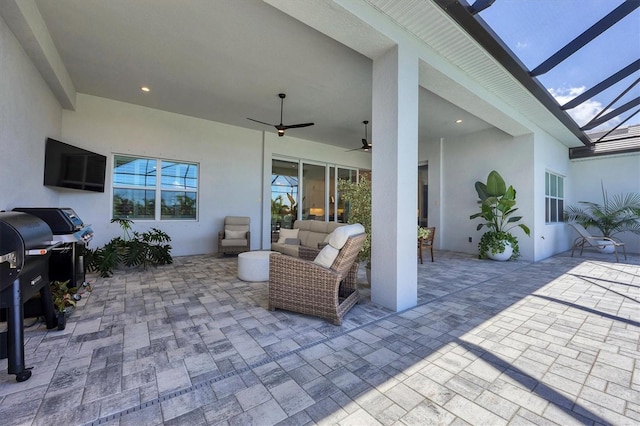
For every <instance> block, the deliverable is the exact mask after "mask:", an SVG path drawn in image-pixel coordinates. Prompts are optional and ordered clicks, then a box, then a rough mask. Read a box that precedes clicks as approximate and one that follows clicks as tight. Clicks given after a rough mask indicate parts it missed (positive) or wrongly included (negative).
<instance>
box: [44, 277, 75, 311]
mask: <svg viewBox="0 0 640 426" xmlns="http://www.w3.org/2000/svg"><path fill="white" fill-rule="evenodd" d="M50 287H51V297H52V299H53V305H54V306H55V307H56V310H57V311H58V312H64V310H65V309H66V308H67V307H70V306H76V301H75V300H74V298H73V295H72V294H71V292H70V290H69V281H68V280H67V281H53V282H52V283H51V285H50Z"/></svg>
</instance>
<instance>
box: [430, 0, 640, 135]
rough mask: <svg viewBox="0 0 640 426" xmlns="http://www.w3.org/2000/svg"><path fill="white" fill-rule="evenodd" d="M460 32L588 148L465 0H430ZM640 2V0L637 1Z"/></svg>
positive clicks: (572, 123) (570, 121)
mask: <svg viewBox="0 0 640 426" xmlns="http://www.w3.org/2000/svg"><path fill="white" fill-rule="evenodd" d="M433 1H434V2H435V3H436V4H437V5H438V6H439V7H440V8H441V9H443V10H444V11H445V12H446V13H447V14H448V15H449V16H450V17H451V18H452V19H453V20H454V21H455V22H456V23H457V24H458V25H460V27H461V28H462V29H464V30H465V31H466V32H467V33H468V34H469V35H470V36H471V37H472V38H473V39H474V40H476V41H477V42H478V43H479V44H480V45H481V46H482V47H483V48H484V49H485V50H486V51H487V52H488V53H489V54H490V55H491V56H493V57H494V58H495V59H496V60H497V61H498V62H499V63H500V64H501V65H502V66H503V67H505V69H506V70H507V71H508V72H509V73H511V75H513V76H514V77H515V79H516V80H518V82H519V83H520V84H522V85H523V86H524V87H525V88H526V89H527V90H528V91H529V92H530V93H531V94H532V95H533V96H535V98H536V99H537V100H538V101H539V102H540V103H542V105H544V106H545V107H546V108H547V110H549V111H550V112H551V114H553V116H554V117H556V119H557V120H559V121H560V122H561V123H562V124H563V125H564V126H565V127H566V128H567V129H568V130H569V131H570V132H571V133H573V135H574V136H575V137H577V138H578V139H579V140H580V141H581V142H582V143H583V144H584V145H586V146H589V145H591V140H590V139H589V137H588V136H587V135H585V134H584V132H583V131H582V130H581V129H580V126H578V124H577V123H576V122H575V121H574V120H573V119H572V118H571V116H569V114H567V112H566V111H564V110H562V108H560V105H559V104H558V102H557V101H556V100H555V99H554V98H553V96H552V95H551V94H550V93H549V91H548V90H547V89H546V88H545V87H544V86H542V84H540V82H539V81H538V80H537V79H535V78H532V77H531V75H529V71H528V70H527V68H526V67H525V66H524V64H523V63H522V62H520V60H519V59H518V58H517V57H516V55H515V54H514V53H513V52H512V51H511V49H509V48H508V47H507V46H506V45H505V44H504V42H502V40H500V37H498V36H497V35H496V34H495V32H494V31H493V30H492V29H491V27H490V26H489V25H488V24H487V23H486V22H484V20H483V19H482V18H480V17H475V16H474V15H472V14H471V12H470V11H469V6H468V5H467V4H466V2H465V1H464V0H433ZM638 1H640V0H638Z"/></svg>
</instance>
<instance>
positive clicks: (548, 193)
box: [544, 172, 564, 223]
mask: <svg viewBox="0 0 640 426" xmlns="http://www.w3.org/2000/svg"><path fill="white" fill-rule="evenodd" d="M544 180H545V190H544V201H545V208H546V212H545V222H547V223H555V222H564V178H563V177H562V176H559V175H556V174H554V173H551V172H545V175H544Z"/></svg>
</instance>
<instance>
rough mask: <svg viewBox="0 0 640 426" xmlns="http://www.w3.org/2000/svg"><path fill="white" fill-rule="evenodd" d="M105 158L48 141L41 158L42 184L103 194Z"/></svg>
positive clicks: (54, 141)
mask: <svg viewBox="0 0 640 426" xmlns="http://www.w3.org/2000/svg"><path fill="white" fill-rule="evenodd" d="M106 167H107V157H105V156H104V155H100V154H96V153H95V152H91V151H87V150H86V149H82V148H78V147H77V146H73V145H69V144H66V143H64V142H60V141H57V140H55V139H51V138H48V139H47V142H46V145H45V155H44V184H45V185H47V186H59V187H62V188H73V189H83V190H86V191H96V192H104V176H105V170H106Z"/></svg>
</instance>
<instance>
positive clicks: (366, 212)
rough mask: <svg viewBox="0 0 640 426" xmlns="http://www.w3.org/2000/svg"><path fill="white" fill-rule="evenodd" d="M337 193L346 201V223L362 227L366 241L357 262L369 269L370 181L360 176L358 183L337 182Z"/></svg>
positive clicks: (341, 180) (342, 180)
mask: <svg viewBox="0 0 640 426" xmlns="http://www.w3.org/2000/svg"><path fill="white" fill-rule="evenodd" d="M338 191H339V192H340V195H341V196H342V198H343V199H344V201H346V203H347V205H346V209H345V210H346V211H345V213H346V218H347V223H360V224H362V226H364V230H365V232H366V234H367V239H366V240H365V242H364V244H363V245H362V249H361V250H360V253H359V254H358V261H360V262H362V261H366V262H367V265H366V267H367V268H369V269H370V268H371V181H370V180H369V179H367V177H366V176H361V177H360V181H359V182H351V181H349V180H345V179H340V180H338Z"/></svg>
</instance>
